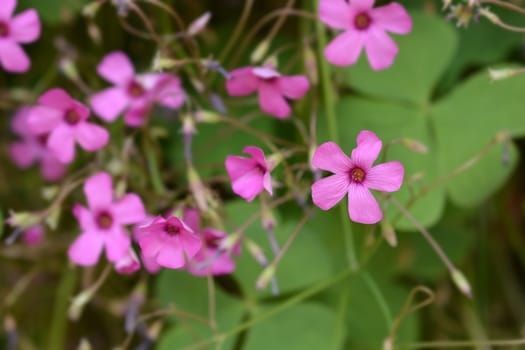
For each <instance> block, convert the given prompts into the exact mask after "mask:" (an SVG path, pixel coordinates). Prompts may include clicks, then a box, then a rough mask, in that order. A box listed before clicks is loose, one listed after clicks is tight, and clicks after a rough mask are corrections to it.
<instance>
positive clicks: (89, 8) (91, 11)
mask: <svg viewBox="0 0 525 350" xmlns="http://www.w3.org/2000/svg"><path fill="white" fill-rule="evenodd" d="M102 4H103V2H102V1H92V2H90V3H89V4H87V5H85V6H84V7H83V8H82V15H83V16H84V17H88V18H94V17H95V16H96V14H97V12H98V10H99V9H100V6H101V5H102Z"/></svg>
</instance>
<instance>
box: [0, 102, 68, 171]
mask: <svg viewBox="0 0 525 350" xmlns="http://www.w3.org/2000/svg"><path fill="white" fill-rule="evenodd" d="M30 111H31V108H30V107H22V108H20V109H19V110H18V111H17V112H16V114H15V117H14V118H13V122H12V129H13V131H14V132H15V133H16V134H17V135H18V136H20V138H21V139H20V140H19V141H17V142H14V143H12V144H10V145H9V155H10V156H11V158H12V159H13V161H14V162H15V164H16V165H17V166H18V167H20V168H22V169H26V168H29V167H30V166H31V165H33V164H35V163H40V173H41V174H42V176H43V177H44V179H46V180H49V181H55V180H58V179H60V178H61V177H62V176H64V173H65V167H64V165H63V164H62V163H61V162H60V161H59V160H58V159H57V157H55V155H54V154H53V153H52V152H51V151H50V150H49V149H47V147H46V142H47V139H48V136H49V135H48V134H41V135H38V136H36V135H34V134H33V133H31V132H30V130H29V127H28V124H27V119H28V116H29V112H30Z"/></svg>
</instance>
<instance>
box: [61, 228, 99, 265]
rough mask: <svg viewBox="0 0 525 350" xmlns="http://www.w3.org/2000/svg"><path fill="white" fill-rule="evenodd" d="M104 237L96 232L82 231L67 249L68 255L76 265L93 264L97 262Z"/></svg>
mask: <svg viewBox="0 0 525 350" xmlns="http://www.w3.org/2000/svg"><path fill="white" fill-rule="evenodd" d="M103 246H104V239H103V237H102V236H100V235H99V234H98V233H97V232H84V233H82V234H81V235H80V236H79V237H77V239H76V240H75V241H74V242H73V244H72V245H71V246H70V247H69V249H68V252H67V254H68V256H69V259H70V260H71V261H73V262H74V263H76V264H77V265H82V266H93V265H95V264H96V263H97V261H98V258H99V257H100V253H101V252H102V248H103Z"/></svg>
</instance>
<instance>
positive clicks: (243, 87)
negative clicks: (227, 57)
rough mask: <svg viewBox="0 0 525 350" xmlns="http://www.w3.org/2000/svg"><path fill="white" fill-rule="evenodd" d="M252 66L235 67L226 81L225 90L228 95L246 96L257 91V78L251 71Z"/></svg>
mask: <svg viewBox="0 0 525 350" xmlns="http://www.w3.org/2000/svg"><path fill="white" fill-rule="evenodd" d="M252 70H253V68H252V67H245V68H239V69H235V70H233V71H231V72H230V79H228V80H227V81H226V90H227V91H228V94H229V95H230V96H246V95H250V94H253V93H254V92H255V91H257V87H258V86H259V79H258V78H257V77H256V76H255V75H254V74H253V73H252Z"/></svg>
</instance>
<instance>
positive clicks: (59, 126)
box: [27, 88, 109, 163]
mask: <svg viewBox="0 0 525 350" xmlns="http://www.w3.org/2000/svg"><path fill="white" fill-rule="evenodd" d="M38 103H39V105H38V106H36V107H33V108H32V109H31V112H30V115H29V117H28V121H27V123H28V125H29V128H30V129H31V131H32V132H33V133H34V134H35V135H46V134H47V135H49V137H47V141H46V146H47V147H48V148H49V149H50V150H51V152H53V154H54V155H55V156H56V157H57V158H58V160H60V161H61V162H62V163H71V162H72V161H73V159H74V158H75V141H77V142H78V143H79V144H80V147H82V148H83V149H85V150H86V151H89V152H94V151H97V150H99V149H101V148H102V147H104V146H105V145H106V144H107V143H108V141H109V133H108V131H107V130H106V129H104V128H102V127H101V126H98V125H96V124H93V123H89V122H88V121H87V119H88V117H89V109H88V108H87V107H86V106H84V105H83V104H81V103H80V102H78V101H76V100H74V99H72V98H71V96H69V95H68V94H67V93H66V92H65V91H64V90H62V89H58V88H55V89H51V90H48V91H46V92H45V93H44V94H43V95H42V96H40V98H39V99H38Z"/></svg>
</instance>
